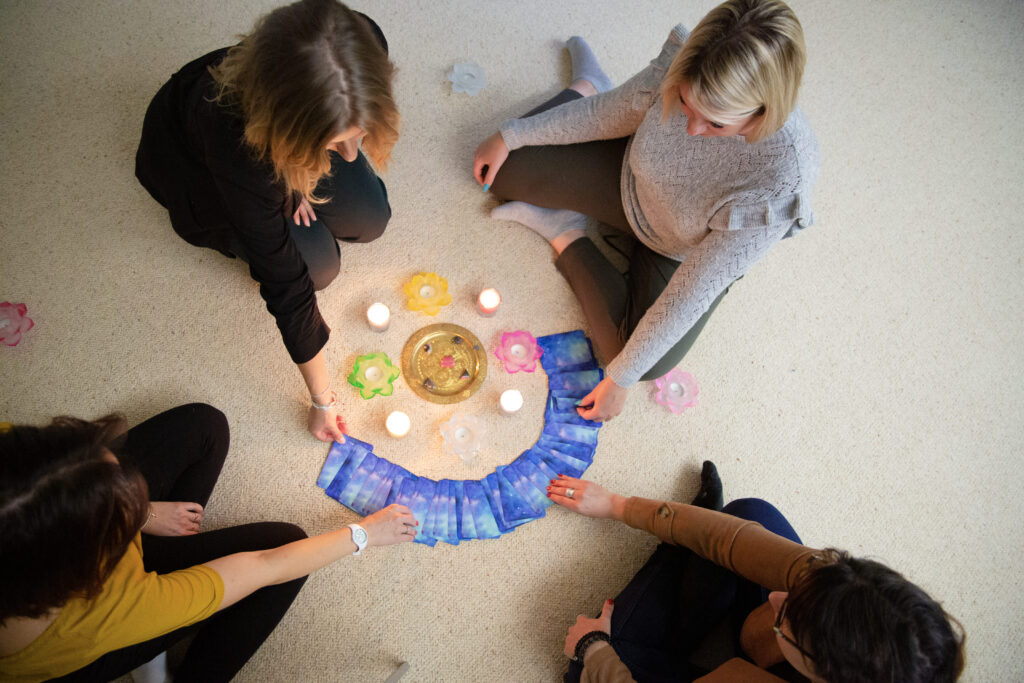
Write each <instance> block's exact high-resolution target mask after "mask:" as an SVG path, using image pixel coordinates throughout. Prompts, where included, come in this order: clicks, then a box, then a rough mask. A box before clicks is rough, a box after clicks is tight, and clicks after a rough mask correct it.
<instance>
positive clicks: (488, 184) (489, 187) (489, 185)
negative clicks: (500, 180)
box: [484, 183, 491, 192]
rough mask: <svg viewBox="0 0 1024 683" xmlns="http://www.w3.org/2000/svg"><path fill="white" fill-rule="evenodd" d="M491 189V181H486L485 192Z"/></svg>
mask: <svg viewBox="0 0 1024 683" xmlns="http://www.w3.org/2000/svg"><path fill="white" fill-rule="evenodd" d="M489 189H491V184H490V183H484V192H487V190H489Z"/></svg>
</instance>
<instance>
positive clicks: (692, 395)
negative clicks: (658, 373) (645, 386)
mask: <svg viewBox="0 0 1024 683" xmlns="http://www.w3.org/2000/svg"><path fill="white" fill-rule="evenodd" d="M654 385H655V386H656V387H657V388H658V389H657V392H656V393H655V394H654V402H655V403H657V404H658V405H662V406H665V407H666V408H668V409H669V410H671V411H672V412H673V413H675V414H676V415H678V414H679V413H681V412H683V411H684V410H685V409H687V408H692V407H694V406H696V405H697V394H698V393H699V391H698V389H697V380H695V379H694V378H693V375H691V374H690V373H688V372H683V371H682V370H680V369H679V368H672V369H671V370H669V371H668V374H667V375H665V376H664V377H659V378H658V379H656V380H654Z"/></svg>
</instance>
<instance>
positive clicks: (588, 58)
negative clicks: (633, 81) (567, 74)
mask: <svg viewBox="0 0 1024 683" xmlns="http://www.w3.org/2000/svg"><path fill="white" fill-rule="evenodd" d="M565 47H566V48H568V50H569V56H570V57H571V58H572V80H574V81H579V80H584V81H590V83H591V84H592V85H593V86H594V87H595V88H597V92H604V91H605V90H611V89H612V82H611V80H609V78H608V76H607V75H606V74H605V72H604V70H603V69H602V68H601V64H600V63H598V61H597V57H595V56H594V52H593V50H591V49H590V46H589V45H587V41H585V40H583V39H582V38H580V37H579V36H573V37H572V38H570V39H569V40H567V41H565Z"/></svg>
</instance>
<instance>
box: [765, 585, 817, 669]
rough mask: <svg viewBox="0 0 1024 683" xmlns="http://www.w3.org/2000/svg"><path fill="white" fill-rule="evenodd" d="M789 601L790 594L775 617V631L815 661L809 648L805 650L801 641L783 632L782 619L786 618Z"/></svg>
mask: <svg viewBox="0 0 1024 683" xmlns="http://www.w3.org/2000/svg"><path fill="white" fill-rule="evenodd" d="M788 602H789V596H788V595H787V596H786V599H785V600H783V601H782V607H780V608H779V613H778V615H777V616H776V617H775V626H773V627H772V630H773V631H775V633H776V634H777V635H778V636H779V637H780V638H782V639H783V640H784V641H786V642H787V643H789V644H790V645H792V646H793V647H795V648H796V649H797V650H798V651H799V652H800V654H802V655H803V656H804V657H806V658H807V659H809V660H811V661H812V662H813V661H814V657H812V656H811V654H810V653H809V652H808V651H807V650H805V649H803V648H802V647H800V643H798V642H796V641H795V640H793V639H792V638H790V637H789V636H787V635H786V634H785V633H783V632H782V620H783V619H785V618H786V604H787V603H788Z"/></svg>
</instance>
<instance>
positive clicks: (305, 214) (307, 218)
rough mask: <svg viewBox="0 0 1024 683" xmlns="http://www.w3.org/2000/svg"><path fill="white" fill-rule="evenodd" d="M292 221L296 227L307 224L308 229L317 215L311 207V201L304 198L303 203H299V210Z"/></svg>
mask: <svg viewBox="0 0 1024 683" xmlns="http://www.w3.org/2000/svg"><path fill="white" fill-rule="evenodd" d="M292 220H293V221H295V225H302V224H305V226H306V227H307V228H308V227H309V224H310V223H311V222H312V221H315V220H316V214H315V213H313V207H312V206H310V204H309V200H308V199H306V198H305V197H303V198H302V201H301V202H299V208H297V209H296V210H295V214H294V215H293V216H292ZM300 221H301V222H300Z"/></svg>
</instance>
